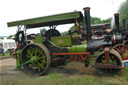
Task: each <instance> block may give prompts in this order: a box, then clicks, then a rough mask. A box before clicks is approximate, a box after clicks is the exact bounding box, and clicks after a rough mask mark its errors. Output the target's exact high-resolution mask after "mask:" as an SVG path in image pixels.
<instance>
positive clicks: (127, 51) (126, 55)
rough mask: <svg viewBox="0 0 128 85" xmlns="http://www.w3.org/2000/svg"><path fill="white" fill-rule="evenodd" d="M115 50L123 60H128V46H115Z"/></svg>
mask: <svg viewBox="0 0 128 85" xmlns="http://www.w3.org/2000/svg"><path fill="white" fill-rule="evenodd" d="M113 49H114V50H116V51H117V52H118V53H119V54H120V55H121V58H122V60H126V59H128V47H127V46H126V45H123V44H118V45H115V46H114V47H113Z"/></svg>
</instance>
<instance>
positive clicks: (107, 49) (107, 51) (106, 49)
mask: <svg viewBox="0 0 128 85" xmlns="http://www.w3.org/2000/svg"><path fill="white" fill-rule="evenodd" d="M105 57H106V64H108V61H109V47H105Z"/></svg>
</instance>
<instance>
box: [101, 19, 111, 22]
mask: <svg viewBox="0 0 128 85" xmlns="http://www.w3.org/2000/svg"><path fill="white" fill-rule="evenodd" d="M111 21H112V18H108V19H104V20H102V21H101V23H111Z"/></svg>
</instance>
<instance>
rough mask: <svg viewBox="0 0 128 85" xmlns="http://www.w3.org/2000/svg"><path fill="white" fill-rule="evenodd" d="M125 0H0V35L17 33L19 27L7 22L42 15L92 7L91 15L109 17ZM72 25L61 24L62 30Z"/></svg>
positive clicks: (34, 31) (36, 31) (34, 30)
mask: <svg viewBox="0 0 128 85" xmlns="http://www.w3.org/2000/svg"><path fill="white" fill-rule="evenodd" d="M124 1H125V0H0V36H9V35H12V34H15V33H16V31H17V27H7V22H11V21H17V20H23V19H29V18H36V17H41V16H47V15H53V14H59V13H65V12H72V11H74V10H77V11H81V12H83V8H84V7H90V8H91V10H90V15H91V16H93V17H99V18H101V19H107V18H110V17H112V16H113V14H114V13H116V12H117V11H118V9H119V7H120V5H121V3H122V2H124ZM69 27H71V25H69V26H68V25H67V26H60V28H59V29H58V30H59V31H60V32H64V31H66V30H68V29H69ZM39 31H40V30H39V29H32V30H28V31H27V33H29V34H30V33H38V32H39Z"/></svg>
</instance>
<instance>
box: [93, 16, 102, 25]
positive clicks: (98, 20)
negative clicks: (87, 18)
mask: <svg viewBox="0 0 128 85" xmlns="http://www.w3.org/2000/svg"><path fill="white" fill-rule="evenodd" d="M100 23H101V19H100V18H98V17H91V24H100Z"/></svg>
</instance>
